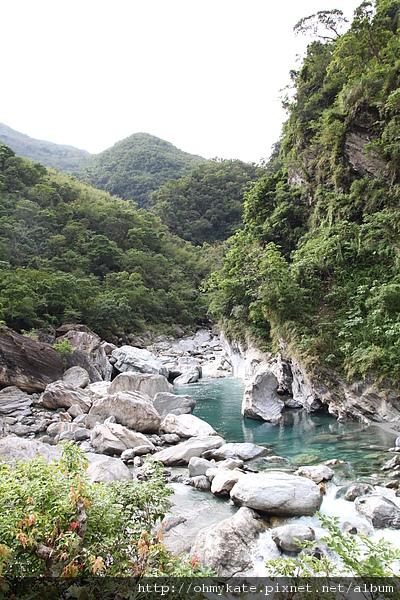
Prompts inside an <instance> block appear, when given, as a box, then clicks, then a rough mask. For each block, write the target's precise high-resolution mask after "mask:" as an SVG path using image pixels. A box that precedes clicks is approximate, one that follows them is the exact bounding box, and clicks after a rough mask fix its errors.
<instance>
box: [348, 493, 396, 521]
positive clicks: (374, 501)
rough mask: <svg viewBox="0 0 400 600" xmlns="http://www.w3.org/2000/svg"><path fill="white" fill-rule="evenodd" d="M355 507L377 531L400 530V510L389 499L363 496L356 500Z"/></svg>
mask: <svg viewBox="0 0 400 600" xmlns="http://www.w3.org/2000/svg"><path fill="white" fill-rule="evenodd" d="M355 507H356V509H357V510H358V512H359V513H361V514H362V515H363V516H364V517H367V519H368V520H369V521H370V522H371V524H372V525H373V526H374V527H375V528H377V529H383V528H386V527H392V528H393V529H400V508H399V507H398V506H397V504H395V503H394V502H392V501H391V500H389V499H388V498H383V497H382V496H378V495H371V496H361V497H359V498H356V499H355Z"/></svg>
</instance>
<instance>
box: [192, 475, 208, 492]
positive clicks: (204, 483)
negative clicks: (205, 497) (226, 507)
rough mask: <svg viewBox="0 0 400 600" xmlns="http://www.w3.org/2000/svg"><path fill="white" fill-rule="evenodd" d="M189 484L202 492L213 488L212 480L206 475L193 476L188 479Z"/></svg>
mask: <svg viewBox="0 0 400 600" xmlns="http://www.w3.org/2000/svg"><path fill="white" fill-rule="evenodd" d="M187 484H188V485H191V486H192V487H194V488H196V490H200V491H201V492H209V491H210V489H211V485H210V482H209V481H208V479H207V477H205V476H204V475H196V476H195V477H191V478H190V479H189V480H188V481H187Z"/></svg>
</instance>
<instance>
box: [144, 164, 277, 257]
mask: <svg viewBox="0 0 400 600" xmlns="http://www.w3.org/2000/svg"><path fill="white" fill-rule="evenodd" d="M264 174H265V169H263V168H261V167H256V166H255V165H253V164H247V163H244V162H242V161H240V160H219V159H218V160H211V161H208V162H206V163H203V164H201V165H199V166H198V167H196V169H194V171H192V173H190V174H189V175H186V176H185V177H181V178H180V179H178V180H177V181H169V182H168V183H167V184H165V185H164V186H163V187H162V188H161V189H160V190H159V191H158V192H156V193H154V194H153V197H152V204H153V205H154V208H153V211H154V212H155V213H156V214H157V215H159V216H160V217H161V219H162V221H163V222H164V223H165V224H166V225H168V227H169V229H170V231H172V232H173V233H175V234H177V235H179V237H181V238H183V239H185V240H188V241H190V242H192V243H193V244H197V245H201V244H203V242H207V243H209V244H212V243H214V242H216V241H220V240H226V239H227V238H228V237H229V236H230V235H232V234H233V233H235V231H236V230H237V229H238V227H239V226H240V225H241V222H242V214H243V195H244V192H245V191H246V190H247V189H248V188H249V187H250V186H251V184H253V183H255V182H256V181H257V180H258V179H260V177H261V176H262V175H264Z"/></svg>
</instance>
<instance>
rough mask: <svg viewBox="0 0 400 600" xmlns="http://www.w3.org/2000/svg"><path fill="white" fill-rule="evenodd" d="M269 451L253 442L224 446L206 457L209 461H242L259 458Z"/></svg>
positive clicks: (231, 443) (232, 443)
mask: <svg viewBox="0 0 400 600" xmlns="http://www.w3.org/2000/svg"><path fill="white" fill-rule="evenodd" d="M267 452H268V449H267V448H264V447H263V446H256V444H252V443H251V442H243V443H234V442H230V443H229V444H224V445H223V446H221V447H220V448H218V449H217V450H212V451H209V452H207V453H206V454H205V455H204V458H207V459H208V460H210V459H214V460H225V459H226V458H238V459H240V460H252V459H253V458H257V457H259V456H263V455H264V454H267Z"/></svg>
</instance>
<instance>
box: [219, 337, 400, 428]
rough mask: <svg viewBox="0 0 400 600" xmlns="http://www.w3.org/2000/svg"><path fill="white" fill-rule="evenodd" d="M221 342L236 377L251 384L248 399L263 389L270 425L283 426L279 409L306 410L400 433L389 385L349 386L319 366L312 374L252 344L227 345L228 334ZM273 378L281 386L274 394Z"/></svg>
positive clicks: (397, 401)
mask: <svg viewBox="0 0 400 600" xmlns="http://www.w3.org/2000/svg"><path fill="white" fill-rule="evenodd" d="M221 341H222V344H223V347H224V349H225V351H226V353H227V355H228V357H229V361H230V362H231V364H232V372H233V376H234V377H238V378H240V379H243V381H244V382H245V384H246V390H245V398H246V394H247V395H253V396H254V395H256V396H257V393H258V395H260V387H262V386H263V385H264V388H265V394H264V395H265V396H267V397H269V400H268V402H269V403H270V404H271V409H270V410H271V413H270V414H271V415H272V418H266V419H265V420H271V421H277V420H279V415H278V416H277V412H276V406H277V405H281V410H283V409H284V408H285V407H287V408H300V407H303V408H304V409H305V410H307V411H308V412H316V411H320V410H327V411H328V412H329V413H330V414H332V415H333V416H334V417H335V418H337V419H338V420H339V421H345V420H355V421H359V422H362V423H364V424H366V425H369V424H371V423H376V424H381V425H386V426H389V427H390V428H392V429H393V430H397V428H398V427H400V391H399V390H396V389H394V388H393V387H391V386H390V384H389V383H388V382H379V383H378V382H376V381H374V380H372V379H369V378H366V379H364V380H358V381H354V382H353V383H351V384H349V383H347V382H345V381H344V380H343V379H342V378H341V377H340V376H339V375H338V373H336V372H335V371H333V370H331V369H328V368H326V367H325V366H321V365H317V366H316V367H314V369H313V371H312V372H309V371H308V370H307V369H305V368H304V367H303V366H302V365H301V364H300V363H299V362H298V361H296V360H295V359H293V358H290V357H287V356H285V353H284V352H283V353H278V354H276V355H273V354H271V353H264V352H262V351H261V350H259V349H258V348H257V347H256V346H255V345H254V344H253V343H251V342H250V341H247V343H246V344H245V345H244V344H241V343H240V342H237V341H235V340H233V341H228V339H227V338H226V337H225V336H224V335H223V334H221ZM271 378H275V380H276V382H275V387H274V389H273V388H271ZM267 381H268V383H267ZM267 388H268V389H269V392H267V391H266V389H267ZM244 405H245V402H244ZM245 416H252V415H251V414H246V415H245ZM253 418H261V419H263V418H265V417H263V416H262V415H260V416H259V417H257V416H253Z"/></svg>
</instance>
